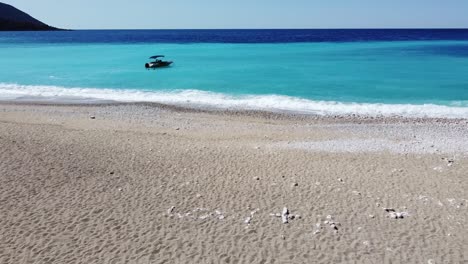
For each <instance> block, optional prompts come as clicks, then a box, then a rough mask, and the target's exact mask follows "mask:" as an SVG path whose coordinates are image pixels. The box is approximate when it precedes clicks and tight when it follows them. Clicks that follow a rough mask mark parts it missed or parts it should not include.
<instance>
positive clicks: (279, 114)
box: [0, 100, 468, 124]
mask: <svg viewBox="0 0 468 264" xmlns="http://www.w3.org/2000/svg"><path fill="white" fill-rule="evenodd" d="M2 105H5V106H8V105H11V106H29V107H33V106H45V107H47V106H50V107H64V108H67V107H82V108H86V107H96V108H103V107H118V106H123V107H125V106H129V107H131V106H135V107H150V108H154V109H161V110H167V111H173V112H180V113H203V114H212V115H218V116H220V115H221V116H222V115H228V116H246V117H259V118H265V119H284V120H298V121H323V122H349V123H413V124H415V123H428V122H429V123H455V124H459V123H466V124H468V117H466V118H446V117H408V116H402V115H392V116H384V115H377V116H369V115H359V114H329V115H322V114H314V113H300V112H294V111H283V110H276V111H275V110H261V109H258V110H256V109H235V108H215V107H209V106H182V105H180V104H166V103H158V102H118V101H108V102H89V103H83V102H46V101H34V100H32V101H15V100H11V101H7V100H5V101H0V106H2Z"/></svg>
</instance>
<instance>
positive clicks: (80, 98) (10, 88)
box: [0, 83, 468, 118]
mask: <svg viewBox="0 0 468 264" xmlns="http://www.w3.org/2000/svg"><path fill="white" fill-rule="evenodd" d="M0 100H4V101H5V100H8V101H52V102H66V103H67V102H79V103H89V102H109V101H117V102H157V103H164V104H172V105H184V106H194V107H207V108H218V109H239V110H242V109H244V110H267V111H288V112H296V113H309V114H316V115H349V114H356V115H363V116H404V117H432V118H468V106H467V104H466V102H453V103H452V104H451V105H450V106H446V105H436V104H382V103H347V102H346V103H345V102H335V101H314V100H308V99H303V98H298V97H290V96H283V95H242V96H234V95H227V94H222V93H213V92H206V91H200V90H175V91H143V90H118V89H97V88H65V87H58V86H36V85H19V84H8V83H0Z"/></svg>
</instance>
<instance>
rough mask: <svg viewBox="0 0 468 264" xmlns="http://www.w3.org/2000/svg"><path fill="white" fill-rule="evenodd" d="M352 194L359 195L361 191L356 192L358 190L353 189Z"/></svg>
mask: <svg viewBox="0 0 468 264" xmlns="http://www.w3.org/2000/svg"><path fill="white" fill-rule="evenodd" d="M353 194H354V195H361V193H360V192H358V191H353Z"/></svg>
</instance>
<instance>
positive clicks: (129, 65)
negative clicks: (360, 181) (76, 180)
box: [0, 38, 468, 117]
mask: <svg viewBox="0 0 468 264" xmlns="http://www.w3.org/2000/svg"><path fill="white" fill-rule="evenodd" d="M0 40H1V38H0ZM155 54H165V55H166V56H167V57H166V59H168V60H173V61H174V64H173V66H172V67H170V68H166V69H158V70H155V71H153V70H150V71H148V70H146V69H145V68H144V63H145V62H147V61H148V57H149V56H151V55H155ZM0 58H2V60H1V61H2V63H0V98H3V99H10V100H11V99H16V100H21V99H31V98H35V99H49V100H50V99H53V100H56V99H57V100H59V99H81V100H83V99H85V98H88V99H99V100H118V101H156V102H163V103H177V104H189V103H192V104H197V105H207V106H215V107H230V108H232V107H237V108H259V109H272V110H288V111H299V112H311V113H319V114H337V113H338V114H339V113H346V114H347V113H358V114H359V113H361V114H371V115H374V114H375V115H378V114H384V115H415V116H441V117H468V41H440V40H439V41H381V42H320V43H314V42H312V43H310V42H309V43H307V42H306V43H250V44H248V43H189V44H187V43H185V44H180V43H28V42H26V43H15V42H8V41H3V42H0Z"/></svg>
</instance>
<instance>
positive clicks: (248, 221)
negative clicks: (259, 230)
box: [244, 216, 252, 224]
mask: <svg viewBox="0 0 468 264" xmlns="http://www.w3.org/2000/svg"><path fill="white" fill-rule="evenodd" d="M250 221H252V217H250V216H249V217H247V218H246V219H245V220H244V223H246V224H250Z"/></svg>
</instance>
